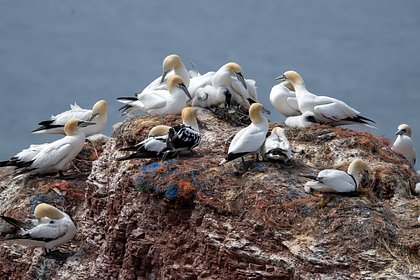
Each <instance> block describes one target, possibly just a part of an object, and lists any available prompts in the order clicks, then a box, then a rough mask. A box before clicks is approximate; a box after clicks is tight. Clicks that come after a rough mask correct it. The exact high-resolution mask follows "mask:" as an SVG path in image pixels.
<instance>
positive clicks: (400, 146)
mask: <svg viewBox="0 0 420 280" xmlns="http://www.w3.org/2000/svg"><path fill="white" fill-rule="evenodd" d="M395 134H396V135H397V139H395V142H394V144H393V145H392V150H393V151H395V152H397V153H399V154H402V155H403V156H404V157H405V158H406V159H407V160H408V162H410V164H411V166H414V164H416V151H415V149H414V144H413V140H412V139H411V127H410V126H409V125H408V124H400V125H399V126H398V131H397V132H396V133H395Z"/></svg>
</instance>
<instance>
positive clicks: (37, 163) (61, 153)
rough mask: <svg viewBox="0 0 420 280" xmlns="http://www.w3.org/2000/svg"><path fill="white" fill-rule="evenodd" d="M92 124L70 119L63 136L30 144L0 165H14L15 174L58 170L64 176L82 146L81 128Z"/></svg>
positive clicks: (83, 138) (82, 133) (83, 137)
mask: <svg viewBox="0 0 420 280" xmlns="http://www.w3.org/2000/svg"><path fill="white" fill-rule="evenodd" d="M94 124H95V123H92V122H85V121H78V120H75V119H70V120H68V121H67V122H66V124H65V125H64V132H65V134H66V136H65V137H63V138H61V139H59V140H56V141H54V142H51V143H45V144H40V145H31V146H30V147H29V148H27V149H24V150H22V151H21V152H20V153H18V154H17V155H15V156H14V157H12V158H10V160H7V161H2V162H0V167H3V166H15V167H16V168H17V170H16V171H15V176H17V175H21V174H25V173H29V174H35V173H50V172H59V174H60V177H63V178H64V177H66V176H64V174H63V170H64V169H65V168H66V167H67V165H68V164H69V163H70V162H71V161H72V160H73V159H74V158H75V157H76V156H77V155H78V154H79V152H80V151H81V150H82V148H83V144H84V142H85V138H86V136H85V133H84V132H83V131H82V130H81V128H82V127H86V126H88V125H94Z"/></svg>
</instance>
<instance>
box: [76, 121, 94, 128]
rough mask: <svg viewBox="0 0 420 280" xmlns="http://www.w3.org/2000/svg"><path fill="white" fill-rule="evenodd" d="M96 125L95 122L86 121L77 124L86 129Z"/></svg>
mask: <svg viewBox="0 0 420 280" xmlns="http://www.w3.org/2000/svg"><path fill="white" fill-rule="evenodd" d="M94 124H96V123H94V122H86V121H79V122H78V123H77V126H80V127H86V126H89V125H94Z"/></svg>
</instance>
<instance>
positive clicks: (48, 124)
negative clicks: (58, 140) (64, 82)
mask: <svg viewBox="0 0 420 280" xmlns="http://www.w3.org/2000/svg"><path fill="white" fill-rule="evenodd" d="M107 112H108V104H107V102H106V101H105V100H99V101H98V102H96V103H95V105H93V108H92V110H90V109H82V108H80V107H79V106H78V105H77V104H76V103H75V104H74V105H70V110H68V111H65V112H63V113H61V114H58V115H56V116H51V118H50V119H49V120H47V121H42V122H40V123H39V125H41V126H40V127H38V128H37V129H35V130H33V131H32V132H33V133H36V134H37V133H50V134H65V133H64V125H65V124H66V122H67V121H68V120H70V119H77V120H80V121H88V122H94V123H95V124H94V125H90V126H87V127H83V128H81V130H83V131H84V133H85V134H86V137H89V136H91V135H94V134H97V133H99V132H101V131H102V129H103V128H104V126H105V124H106V120H107Z"/></svg>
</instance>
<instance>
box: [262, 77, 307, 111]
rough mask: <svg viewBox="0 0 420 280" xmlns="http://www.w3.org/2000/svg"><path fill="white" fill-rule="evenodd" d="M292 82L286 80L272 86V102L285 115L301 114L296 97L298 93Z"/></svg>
mask: <svg viewBox="0 0 420 280" xmlns="http://www.w3.org/2000/svg"><path fill="white" fill-rule="evenodd" d="M292 89H293V86H292V84H291V83H290V82H288V81H284V82H281V83H280V84H277V85H275V86H273V87H272V88H271V91H270V102H271V104H272V105H273V107H274V108H276V110H277V111H279V112H280V113H281V114H282V115H283V116H285V117H290V116H298V115H300V114H301V112H300V110H299V105H298V103H297V99H296V93H295V92H294V91H293V90H292Z"/></svg>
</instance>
